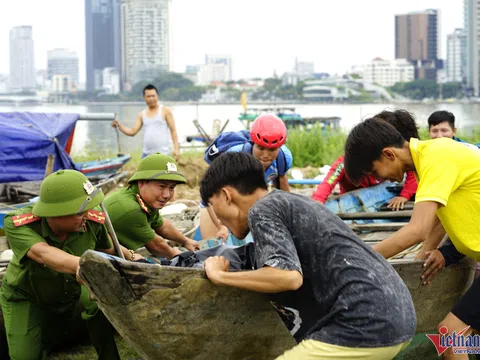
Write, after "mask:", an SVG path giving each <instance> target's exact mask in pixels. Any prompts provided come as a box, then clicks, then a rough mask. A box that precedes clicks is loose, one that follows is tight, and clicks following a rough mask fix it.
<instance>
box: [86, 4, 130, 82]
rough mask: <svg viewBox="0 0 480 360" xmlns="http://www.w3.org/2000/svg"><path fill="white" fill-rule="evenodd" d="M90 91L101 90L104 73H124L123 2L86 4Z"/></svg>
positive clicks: (87, 71)
mask: <svg viewBox="0 0 480 360" xmlns="http://www.w3.org/2000/svg"><path fill="white" fill-rule="evenodd" d="M85 32H86V34H85V42H86V65H87V66H86V73H87V90H88V91H93V90H97V89H101V88H102V85H103V82H102V74H103V69H105V68H110V67H114V68H116V69H118V70H119V71H120V69H121V43H120V37H121V27H120V0H85Z"/></svg>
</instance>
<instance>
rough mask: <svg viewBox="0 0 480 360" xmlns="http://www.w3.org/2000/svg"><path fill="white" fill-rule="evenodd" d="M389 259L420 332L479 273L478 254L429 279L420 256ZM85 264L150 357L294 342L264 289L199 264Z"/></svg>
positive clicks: (215, 353)
mask: <svg viewBox="0 0 480 360" xmlns="http://www.w3.org/2000/svg"><path fill="white" fill-rule="evenodd" d="M391 263H392V266H393V267H394V268H395V270H396V271H397V272H398V273H399V275H400V277H401V278H402V280H403V281H404V282H405V284H406V285H407V287H408V289H409V291H410V293H411V295H412V299H413V302H414V306H415V310H416V313H417V329H416V331H417V333H426V332H435V331H436V327H437V324H438V323H439V322H440V321H441V320H442V319H443V318H444V317H445V316H446V315H447V314H448V312H449V311H450V310H451V308H452V306H453V305H454V304H455V302H457V301H458V299H459V298H460V297H461V296H462V295H463V293H464V292H465V291H466V290H467V289H468V287H469V286H470V285H471V283H472V281H473V276H474V271H473V262H472V261H465V262H461V263H459V264H457V265H453V266H451V267H449V268H446V269H444V270H442V271H441V272H440V273H439V274H437V276H436V278H435V280H434V281H433V282H432V283H431V284H430V285H427V286H425V285H423V284H422V281H421V278H420V276H421V274H422V271H423V269H422V264H423V262H414V261H412V260H409V259H401V260H394V261H391ZM80 264H81V270H80V274H81V277H82V278H83V279H84V281H85V283H86V286H87V288H88V289H89V290H90V293H91V294H92V295H93V296H94V298H95V300H96V301H97V302H98V305H99V307H100V308H101V309H102V310H103V311H104V313H105V315H106V316H107V318H108V319H109V320H110V321H111V323H112V324H113V325H114V326H115V328H116V329H117V331H118V332H119V333H120V334H121V335H122V336H123V337H124V338H125V339H126V340H127V341H128V342H129V343H130V344H131V345H132V347H134V348H135V349H136V351H137V352H138V353H139V355H141V356H142V357H143V358H145V359H211V358H218V359H238V360H240V359H272V358H275V357H276V356H278V355H280V354H281V353H283V352H284V351H285V350H286V349H288V348H291V347H293V346H294V345H295V342H294V340H293V338H292V337H291V336H290V334H289V332H288V331H287V329H286V328H285V326H284V325H283V322H282V321H281V320H280V318H279V317H278V315H277V313H276V312H275V310H274V309H273V307H272V306H271V305H270V303H269V301H268V299H267V297H266V296H264V295H262V294H258V293H253V292H248V291H244V290H240V289H235V288H229V287H218V286H215V285H213V284H212V283H211V282H210V281H209V280H208V279H206V277H205V272H204V271H203V270H201V269H193V268H176V267H168V266H163V267H160V266H158V265H149V264H139V263H132V262H128V261H124V260H121V259H119V258H115V257H113V256H109V255H105V254H101V253H97V252H94V251H88V252H86V253H85V254H84V255H83V256H82V258H81V260H80ZM106 279H108V281H106Z"/></svg>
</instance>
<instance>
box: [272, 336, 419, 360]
mask: <svg viewBox="0 0 480 360" xmlns="http://www.w3.org/2000/svg"><path fill="white" fill-rule="evenodd" d="M409 343H410V342H409V341H407V342H404V343H402V344H398V345H394V346H386V347H377V348H349V347H344V346H338V345H331V344H327V343H324V342H321V341H316V340H304V341H302V342H301V343H300V344H298V345H297V346H295V347H294V348H292V349H290V350H287V351H286V352H285V353H284V354H283V355H281V356H279V357H278V358H277V360H323V359H328V360H329V359H352V360H367V359H372V360H373V359H374V360H389V359H393V358H394V357H395V356H397V355H398V353H399V352H400V351H402V350H403V349H405V348H406V347H407V346H408V344H409Z"/></svg>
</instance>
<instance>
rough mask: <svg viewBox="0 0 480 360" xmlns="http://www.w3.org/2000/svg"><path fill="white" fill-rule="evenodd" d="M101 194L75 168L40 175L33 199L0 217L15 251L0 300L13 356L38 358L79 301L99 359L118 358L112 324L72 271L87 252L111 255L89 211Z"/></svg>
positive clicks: (99, 222) (98, 218)
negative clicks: (34, 198) (97, 251)
mask: <svg viewBox="0 0 480 360" xmlns="http://www.w3.org/2000/svg"><path fill="white" fill-rule="evenodd" d="M103 198H104V195H103V193H102V191H101V190H99V189H97V188H95V187H94V186H93V185H92V184H91V183H90V181H88V179H87V178H86V177H85V176H84V175H83V174H82V173H80V172H78V171H75V170H60V171H57V172H55V173H53V174H51V175H49V176H48V177H47V178H45V180H44V181H43V183H42V185H41V188H40V200H39V201H38V202H36V203H35V204H34V205H29V206H27V207H24V208H22V209H20V210H17V211H16V212H13V213H10V214H8V215H7V216H6V217H5V222H4V227H5V234H6V237H7V240H8V242H9V244H10V247H11V248H12V250H13V253H14V256H13V259H12V261H11V262H10V264H9V265H8V268H7V272H6V274H5V277H4V279H3V286H2V287H1V288H0V304H1V306H2V311H3V316H4V322H5V330H6V334H7V341H8V346H9V354H10V357H11V359H12V360H17V359H21V360H29V359H32V360H37V359H44V358H45V356H46V352H47V351H48V349H49V346H50V345H51V343H52V340H53V339H54V338H55V337H56V334H58V331H59V330H60V329H61V328H62V326H64V325H65V323H66V322H67V320H68V319H69V318H71V317H72V314H73V310H74V308H75V307H76V306H78V303H80V304H81V305H82V308H83V312H82V318H83V319H84V320H88V321H87V327H88V330H89V335H90V338H91V340H92V343H93V345H94V347H95V349H96V351H97V353H98V357H99V359H120V357H119V355H118V351H117V347H116V344H115V340H114V331H113V328H112V326H111V325H110V323H109V322H108V320H107V319H106V318H105V316H104V315H103V313H102V312H101V311H100V310H99V309H98V308H97V305H96V303H95V302H93V301H91V300H89V296H88V292H87V290H86V288H85V287H84V286H81V285H80V283H79V282H77V279H79V278H78V276H76V274H77V273H78V269H79V260H80V258H79V256H81V255H82V254H83V253H84V252H85V251H86V250H89V249H96V250H99V251H103V252H105V253H109V254H115V250H114V247H113V246H112V244H111V242H110V239H109V237H108V233H107V230H106V228H105V226H104V225H103V223H104V221H105V216H104V214H103V213H101V212H99V211H96V210H94V208H95V207H96V206H98V205H99V204H100V203H101V202H102V201H103ZM122 251H123V253H124V256H125V257H126V259H131V257H132V255H131V254H130V252H129V251H128V250H127V249H125V248H123V249H122Z"/></svg>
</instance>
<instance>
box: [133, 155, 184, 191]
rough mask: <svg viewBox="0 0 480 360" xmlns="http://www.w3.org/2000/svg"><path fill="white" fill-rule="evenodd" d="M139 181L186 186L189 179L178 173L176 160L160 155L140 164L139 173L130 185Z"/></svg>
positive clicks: (151, 156) (136, 173)
mask: <svg viewBox="0 0 480 360" xmlns="http://www.w3.org/2000/svg"><path fill="white" fill-rule="evenodd" d="M138 180H169V181H176V182H178V183H181V184H186V183H187V179H185V177H184V176H183V174H182V173H181V172H179V171H178V168H177V163H176V162H175V160H174V159H173V158H172V157H170V156H168V155H163V154H160V153H157V154H152V155H148V156H146V157H144V158H143V159H142V161H140V164H138V168H137V171H136V172H135V174H133V176H132V177H131V178H130V180H128V183H129V184H130V183H132V182H133V181H138Z"/></svg>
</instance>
